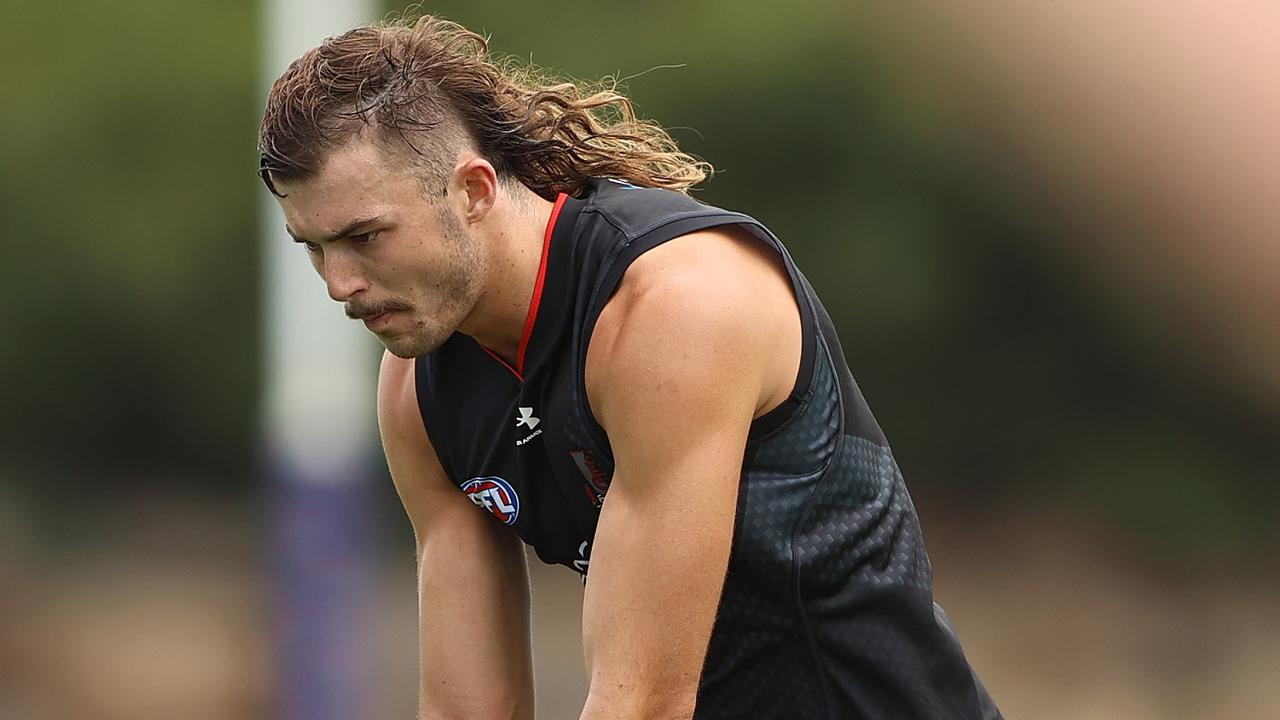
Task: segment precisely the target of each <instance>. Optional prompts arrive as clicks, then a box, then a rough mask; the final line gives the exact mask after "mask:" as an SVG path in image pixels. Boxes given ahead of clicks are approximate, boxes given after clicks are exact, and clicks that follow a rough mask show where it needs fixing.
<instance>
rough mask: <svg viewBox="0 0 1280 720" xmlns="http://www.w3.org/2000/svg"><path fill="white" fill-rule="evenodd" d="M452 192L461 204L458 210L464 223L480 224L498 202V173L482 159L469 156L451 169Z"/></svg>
mask: <svg viewBox="0 0 1280 720" xmlns="http://www.w3.org/2000/svg"><path fill="white" fill-rule="evenodd" d="M453 182H454V188H453V189H454V190H455V191H456V192H457V195H458V199H459V201H461V203H462V207H460V208H459V211H460V215H461V217H462V219H463V221H464V222H466V223H467V224H468V225H472V224H475V223H478V222H480V221H481V220H483V219H484V218H485V216H487V215H488V214H489V211H490V210H492V209H493V206H494V204H496V203H497V200H498V173H497V171H496V170H494V169H493V165H492V164H490V163H489V161H488V160H485V159H484V158H482V157H478V156H476V155H470V156H469V157H463V158H460V159H459V162H458V164H457V165H456V166H455V167H454V169H453Z"/></svg>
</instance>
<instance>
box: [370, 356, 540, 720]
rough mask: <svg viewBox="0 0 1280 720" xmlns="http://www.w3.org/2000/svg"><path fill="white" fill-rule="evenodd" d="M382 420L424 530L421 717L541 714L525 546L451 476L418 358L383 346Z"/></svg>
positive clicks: (417, 526) (395, 469) (397, 472)
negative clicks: (417, 379)
mask: <svg viewBox="0 0 1280 720" xmlns="http://www.w3.org/2000/svg"><path fill="white" fill-rule="evenodd" d="M378 425H379V428H380V429H381V432H382V444H383V448H384V450H385V451H386V455H387V465H388V466H389V467H390V469H391V475H392V478H393V479H394V481H395V485H396V491H397V492H398V493H399V494H400V499H401V501H402V502H403V503H404V508H405V511H406V512H407V513H408V515H409V520H410V521H411V523H412V524H413V531H414V535H415V537H416V538H417V550H418V552H417V557H418V623H419V653H420V658H421V686H420V695H419V711H418V712H419V717H420V718H421V719H422V720H453V719H454V718H456V719H458V720H490V719H495V720H496V719H498V718H502V719H503V720H507V719H512V720H514V719H517V718H532V717H533V671H532V662H531V650H530V639H529V580H528V571H527V569H526V567H525V560H524V552H523V548H522V546H521V544H520V540H519V538H518V537H517V536H516V535H515V533H513V532H510V531H509V530H508V529H506V528H503V527H501V526H499V525H498V524H497V523H495V522H493V521H492V519H491V518H489V517H488V516H487V515H486V514H485V513H482V512H479V511H478V510H477V509H476V507H475V506H474V505H473V504H472V503H471V501H470V500H468V499H467V497H466V496H465V495H463V494H462V493H461V492H459V491H458V489H457V488H456V487H454V486H453V485H452V483H450V482H449V480H448V478H447V476H446V475H445V473H444V470H443V468H441V466H440V461H439V459H438V458H437V457H436V453H435V450H434V449H433V448H432V447H431V443H430V441H429V440H428V438H427V433H426V430H425V429H424V428H423V426H422V420H421V415H420V414H419V411H418V406H417V397H416V391H415V389H414V366H413V361H412V360H402V359H400V358H397V357H395V356H393V355H391V354H390V353H388V354H386V355H384V357H383V361H382V370H381V372H380V374H379V378H378Z"/></svg>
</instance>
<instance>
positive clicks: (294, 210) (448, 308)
mask: <svg viewBox="0 0 1280 720" xmlns="http://www.w3.org/2000/svg"><path fill="white" fill-rule="evenodd" d="M276 187H277V189H278V190H279V191H280V192H281V193H283V194H284V195H285V197H283V198H279V202H280V207H281V208H282V209H283V210H284V216H285V222H286V227H287V229H288V231H289V234H290V235H292V236H293V238H294V240H296V241H297V242H298V243H300V244H301V245H303V246H304V247H305V249H306V253H307V255H308V257H309V258H310V260H311V265H312V266H313V267H314V268H315V269H316V272H317V273H319V274H320V277H322V278H323V279H324V281H325V285H327V286H328V290H329V297H331V298H333V299H334V300H337V301H338V302H340V303H343V304H344V305H345V306H346V313H347V315H348V316H349V317H351V318H353V319H359V320H362V321H363V322H364V324H365V326H366V327H368V328H369V330H370V331H372V332H373V333H374V334H375V335H377V336H378V339H379V340H381V341H382V344H383V345H385V346H386V348H387V349H388V350H390V351H391V352H392V353H394V354H395V355H398V356H400V357H403V358H410V357H416V356H418V355H422V354H424V353H427V352H430V351H432V350H434V349H435V348H437V347H439V346H440V344H441V343H443V342H444V341H445V340H446V339H447V338H448V337H449V336H450V335H451V334H452V333H453V332H454V331H455V330H457V328H458V326H459V325H461V324H462V322H463V321H464V320H465V319H466V317H467V316H468V315H469V314H470V313H471V312H472V310H473V309H474V308H475V306H476V303H477V301H478V299H479V295H480V287H481V278H482V277H483V274H484V271H485V267H486V264H487V263H486V257H487V256H486V255H485V254H484V252H482V247H481V243H480V241H479V238H477V237H475V236H474V235H473V234H472V233H470V232H468V231H467V229H466V228H465V227H464V226H463V224H462V222H461V221H460V220H459V219H458V217H457V216H456V215H455V214H454V211H453V210H452V209H451V207H450V205H449V203H448V202H446V200H445V199H444V198H441V197H435V198H431V197H428V196H427V194H426V192H425V191H424V189H423V187H422V183H421V182H420V181H419V180H418V178H416V177H415V176H414V175H412V174H411V173H410V171H409V170H408V169H407V168H405V167H403V165H402V164H401V163H398V162H395V161H394V160H392V159H390V158H388V157H387V156H386V154H385V152H384V151H382V150H381V149H379V148H378V147H376V146H375V145H373V144H372V143H369V142H363V141H356V142H353V143H351V144H349V145H347V146H345V147H341V148H337V149H335V150H333V151H332V152H331V153H330V155H329V157H328V159H327V160H326V162H325V163H324V165H323V166H322V167H321V169H320V172H319V173H318V174H317V175H316V176H315V177H313V178H311V179H310V180H307V181H305V182H294V183H277V184H276Z"/></svg>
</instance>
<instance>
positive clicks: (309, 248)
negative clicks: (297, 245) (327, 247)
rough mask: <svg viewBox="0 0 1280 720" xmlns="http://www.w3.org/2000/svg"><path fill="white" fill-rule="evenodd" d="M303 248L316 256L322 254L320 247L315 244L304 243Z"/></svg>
mask: <svg viewBox="0 0 1280 720" xmlns="http://www.w3.org/2000/svg"><path fill="white" fill-rule="evenodd" d="M302 247H303V248H305V249H306V251H307V252H308V253H310V254H312V255H315V254H317V253H319V252H320V246H319V245H317V244H315V243H313V242H304V243H302Z"/></svg>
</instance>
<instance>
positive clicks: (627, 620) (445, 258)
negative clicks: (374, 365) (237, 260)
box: [278, 141, 801, 720]
mask: <svg viewBox="0 0 1280 720" xmlns="http://www.w3.org/2000/svg"><path fill="white" fill-rule="evenodd" d="M278 185H279V187H280V189H281V191H282V192H283V193H284V194H285V197H284V198H282V199H281V200H280V204H281V207H282V209H283V210H284V213H285V218H286V221H287V224H288V228H289V230H290V233H291V234H292V235H293V236H294V237H295V239H297V240H299V241H300V242H303V243H305V244H306V245H307V248H308V252H309V254H310V257H311V262H312V264H313V266H314V267H315V268H316V271H317V272H318V273H319V274H320V276H321V277H322V278H323V279H324V281H325V284H326V286H327V289H328V292H329V295H330V297H332V298H333V299H334V300H336V301H338V302H342V303H344V305H345V306H346V310H347V312H348V314H350V315H354V316H356V317H358V318H361V319H363V320H364V321H365V322H366V324H367V325H368V326H369V327H370V330H371V331H373V332H374V333H375V334H376V335H377V336H378V338H379V340H381V341H382V342H383V344H384V345H385V346H386V348H387V351H388V352H387V354H386V355H385V356H384V359H383V363H382V367H381V371H380V374H379V387H378V418H379V427H380V430H381V433H382V440H383V445H384V450H385V452H386V456H387V463H388V466H389V467H390V469H391V474H392V477H393V480H394V482H395V486H396V489H397V492H398V493H399V494H400V497H401V500H402V502H403V503H404V507H405V510H406V513H407V514H408V516H409V519H410V522H411V523H412V525H413V529H414V533H415V537H416V540H417V549H418V555H417V557H418V580H419V631H420V643H421V645H420V652H421V685H420V687H421V690H420V711H419V714H420V717H421V718H467V719H468V720H471V719H476V720H484V719H485V718H529V717H532V715H533V690H532V688H533V681H532V671H531V667H530V649H529V647H530V641H529V590H528V575H527V569H526V567H525V561H524V554H523V550H522V547H521V543H520V541H519V539H518V538H517V537H516V535H515V534H514V533H513V532H510V531H509V530H508V529H507V528H505V527H502V526H499V525H497V524H495V523H493V522H491V520H490V519H489V518H488V517H486V516H485V515H484V514H482V513H477V512H475V508H474V506H472V504H471V502H470V500H469V499H468V498H467V497H466V496H465V495H464V494H463V493H461V492H459V491H458V489H457V488H456V487H454V486H453V485H452V484H451V483H450V481H449V480H448V478H447V477H446V475H445V473H444V471H443V469H442V468H441V466H440V462H439V459H438V457H437V456H436V453H435V451H434V449H433V448H432V447H431V443H430V441H429V439H428V437H427V434H426V432H425V430H424V428H423V425H422V420H421V416H420V414H419V409H418V405H417V397H416V390H415V383H414V363H413V360H412V358H413V357H415V356H416V355H419V354H423V353H426V352H430V351H431V350H433V349H434V348H436V347H438V346H439V345H440V343H442V342H443V341H444V340H445V339H447V338H448V337H449V335H451V334H452V333H453V332H455V331H459V332H463V333H465V334H468V335H471V336H473V337H475V338H476V339H477V340H478V341H480V342H481V343H482V344H484V345H485V346H487V347H489V348H490V349H492V350H494V351H495V352H497V353H498V354H499V355H501V356H502V357H504V358H506V359H507V360H513V359H514V356H515V354H516V350H517V348H518V346H519V339H520V335H521V333H522V330H523V327H524V323H525V319H526V316H527V314H528V310H529V305H530V303H531V299H532V294H533V286H534V282H535V279H536V275H537V269H538V263H539V260H540V253H541V245H542V236H543V232H544V229H545V227H546V223H547V221H548V218H549V215H550V205H551V204H550V203H549V202H547V201H546V200H544V199H543V198H540V197H538V196H536V195H534V194H533V193H532V192H530V191H528V189H527V188H524V187H522V186H518V185H516V184H514V183H508V182H500V181H499V180H498V179H497V176H496V174H495V173H494V171H493V168H492V166H491V165H490V164H489V163H488V162H487V161H485V160H483V159H482V158H479V157H478V156H476V155H475V154H474V153H472V152H469V151H463V152H462V153H460V154H459V157H458V161H457V163H456V165H455V167H454V170H453V173H452V174H451V176H450V177H449V178H448V179H447V182H446V183H445V186H446V188H447V192H446V193H445V195H444V197H442V198H433V197H429V196H428V194H427V193H425V192H424V188H423V184H422V183H421V182H420V180H419V179H418V178H416V177H415V176H414V175H413V174H412V173H410V172H409V171H408V170H407V169H406V168H404V167H403V166H402V165H401V164H400V163H398V162H395V161H394V160H393V159H391V158H388V157H387V155H386V154H385V153H384V152H383V151H382V150H380V149H378V148H377V147H376V146H374V145H372V144H371V143H367V142H363V141H356V142H353V143H352V144H350V145H348V146H345V147H341V148H338V149H336V150H334V151H333V152H332V153H331V155H330V156H329V157H328V158H327V160H326V162H325V163H324V164H323V166H322V168H321V170H320V172H319V173H318V175H317V176H316V177H314V178H312V179H310V180H308V181H302V182H295V183H279V184H278ZM361 220H369V222H368V223H365V224H361V225H359V226H357V227H355V228H353V229H352V232H351V233H349V234H346V235H343V236H340V237H335V235H337V234H338V233H339V231H341V230H344V229H348V228H351V225H352V223H353V222H356V221H361ZM800 344H801V329H800V319H799V313H798V310H797V307H796V304H795V298H794V296H793V294H792V291H791V287H790V284H789V282H788V281H787V279H786V276H785V272H784V270H783V269H782V266H781V264H780V262H779V261H778V259H777V257H776V256H774V255H773V254H772V253H771V252H770V251H768V250H766V249H765V248H763V247H762V246H760V245H758V244H757V243H756V241H754V240H752V239H749V238H747V237H745V236H740V235H739V234H738V232H737V231H734V230H725V229H714V230H708V231H702V232H698V233H694V234H690V235H686V236H683V237H680V238H676V239H674V240H671V241H669V242H668V243H665V244H664V245H662V246H660V247H658V248H656V249H654V250H651V251H650V252H648V253H646V254H645V255H643V256H642V257H641V258H640V259H639V260H637V261H636V262H635V263H634V264H633V265H632V266H631V267H630V268H629V269H628V270H627V272H626V274H625V275H624V277H623V279H622V282H621V284H620V285H619V288H618V291H617V293H616V294H615V296H614V297H613V299H612V300H610V302H609V303H608V304H607V305H606V306H605V309H604V311H603V312H602V313H601V315H600V318H599V320H598V322H597V324H596V326H595V330H594V334H593V337H592V339H591V342H590V346H589V350H588V356H587V371H586V381H587V390H588V397H589V402H590V404H591V407H592V409H593V412H594V413H595V415H596V417H597V418H598V419H599V421H600V423H601V425H602V426H603V427H604V428H605V429H606V431H607V432H608V435H609V440H610V443H611V446H612V447H613V450H614V453H615V461H616V467H615V475H614V479H613V481H612V485H611V487H610V491H609V498H608V501H607V502H606V503H605V504H604V507H603V509H602V510H601V515H600V520H599V525H598V528H597V531H596V535H595V542H594V550H593V555H592V560H591V574H590V576H589V579H588V581H587V585H586V591H585V600H584V609H583V640H584V653H585V659H586V663H587V672H588V678H589V683H590V685H589V693H588V697H587V700H586V705H585V708H584V710H583V714H582V718H583V720H602V719H604V718H610V719H620V720H625V719H629V718H635V719H637V720H639V719H640V718H655V717H660V718H687V717H690V716H691V715H692V712H693V708H694V702H695V699H696V691H697V686H698V678H699V675H700V672H701V669H702V662H703V658H704V656H705V653H706V648H707V642H708V639H709V637H710V633H711V628H712V624H713V622H714V619H715V611H716V605H717V602H718V600H719V595H720V590H721V586H722V584H723V581H724V572H725V567H726V564H727V561H728V556H729V546H730V542H731V540H732V534H733V522H734V511H735V505H736V497H737V488H738V481H739V476H740V474H741V470H742V457H743V449H744V447H745V444H746V438H747V432H748V429H749V427H750V424H751V421H752V419H753V418H755V417H759V416H760V415H763V414H764V413H765V412H767V411H768V410H770V409H772V408H773V407H774V406H776V405H778V404H779V403H780V402H781V401H782V400H783V399H784V398H785V397H786V396H787V394H788V393H789V392H790V391H791V389H792V386H793V384H794V382H795V378H796V374H797V371H798V368H799V364H800ZM426 402H430V398H427V399H426ZM691 479H696V482H697V485H698V487H699V492H698V493H693V494H691V493H689V492H687V487H688V485H689V482H690V480H691Z"/></svg>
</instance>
